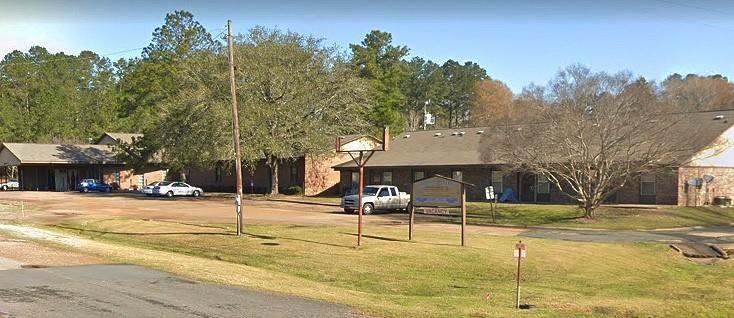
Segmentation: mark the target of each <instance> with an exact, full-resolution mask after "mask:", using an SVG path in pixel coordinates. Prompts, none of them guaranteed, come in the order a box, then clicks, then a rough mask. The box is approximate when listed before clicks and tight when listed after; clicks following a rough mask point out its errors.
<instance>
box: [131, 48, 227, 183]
mask: <svg viewBox="0 0 734 318" xmlns="http://www.w3.org/2000/svg"><path fill="white" fill-rule="evenodd" d="M175 81H176V83H177V85H178V86H179V87H178V92H179V93H178V94H177V95H176V96H171V97H169V98H167V99H166V100H164V101H162V102H161V107H159V108H160V110H161V111H160V113H158V114H157V116H156V117H155V121H154V122H153V124H152V125H150V126H148V127H146V129H145V130H144V136H143V138H141V139H138V140H136V141H135V142H133V143H132V144H131V145H120V146H119V147H118V149H117V150H118V153H120V154H121V156H123V157H124V158H125V160H126V162H128V163H129V164H130V165H132V166H133V167H134V168H136V169H140V168H144V167H146V166H147V165H148V164H149V163H150V162H151V161H160V162H163V163H165V164H166V165H167V166H168V167H169V168H170V169H172V170H173V171H178V172H181V173H182V177H183V179H185V178H186V175H185V174H184V173H183V172H184V171H186V168H202V167H211V164H212V163H213V162H217V161H220V160H223V159H226V158H232V157H234V156H233V155H232V153H233V151H232V148H233V147H232V137H231V131H232V130H231V115H230V112H229V100H230V99H229V82H228V73H227V58H226V55H224V53H223V52H215V51H210V50H205V51H199V52H195V53H192V54H191V55H189V56H188V57H187V58H186V59H184V60H182V61H181V63H180V65H179V70H178V72H176V78H175Z"/></svg>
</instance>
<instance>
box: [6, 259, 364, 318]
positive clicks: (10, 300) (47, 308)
mask: <svg viewBox="0 0 734 318" xmlns="http://www.w3.org/2000/svg"><path fill="white" fill-rule="evenodd" d="M0 316H7V317H34V318H35V317H39V318H40V317H78V318H84V317H155V318H159V317H357V315H355V314H353V313H352V312H351V311H350V309H349V308H348V307H346V306H342V305H336V304H331V303H326V302H320V301H314V300H308V299H304V298H298V297H291V296H284V295H278V294H272V293H268V292H262V291H255V290H249V289H242V288H234V287H226V286H220V285H213V284H203V283H196V282H192V281H189V280H185V279H181V278H178V277H176V276H173V275H170V274H167V273H164V272H160V271H156V270H151V269H147V268H144V267H140V266H133V265H83V266H71V267H55V268H42V269H16V270H0Z"/></svg>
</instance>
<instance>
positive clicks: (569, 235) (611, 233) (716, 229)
mask: <svg viewBox="0 0 734 318" xmlns="http://www.w3.org/2000/svg"><path fill="white" fill-rule="evenodd" d="M520 236H526V237H535V238H551V239H561V240H571V241H608V242H661V243H679V242H694V243H711V244H734V226H731V225H716V226H697V227H691V228H682V229H665V230H634V231H624V230H582V229H572V230H560V229H532V230H528V231H525V232H523V233H521V234H520Z"/></svg>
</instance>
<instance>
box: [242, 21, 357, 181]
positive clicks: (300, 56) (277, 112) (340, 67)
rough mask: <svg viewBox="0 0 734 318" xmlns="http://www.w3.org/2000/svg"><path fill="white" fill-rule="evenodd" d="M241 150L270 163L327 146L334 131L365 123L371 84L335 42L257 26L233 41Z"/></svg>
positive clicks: (275, 166) (274, 177) (274, 172)
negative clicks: (330, 43) (350, 62)
mask: <svg viewBox="0 0 734 318" xmlns="http://www.w3.org/2000/svg"><path fill="white" fill-rule="evenodd" d="M235 59H236V65H237V66H238V73H237V82H238V98H239V99H240V100H241V103H240V128H241V141H242V146H243V148H242V150H243V156H244V157H245V159H246V160H248V161H251V162H252V161H257V160H262V159H264V160H265V162H266V164H267V165H268V166H269V167H270V171H271V182H270V193H271V194H277V193H278V191H279V190H278V186H279V181H278V167H279V164H280V162H282V161H283V160H292V159H296V158H298V157H300V156H303V155H307V154H321V153H324V152H327V151H330V150H331V149H332V147H333V140H334V137H335V136H337V135H340V134H344V133H353V132H356V131H359V130H363V129H364V128H365V127H366V123H365V120H364V117H365V115H366V114H367V112H369V111H370V110H371V109H370V108H369V107H365V105H368V102H369V87H368V85H367V84H366V83H365V81H363V80H362V79H360V78H358V77H357V76H356V74H354V72H353V70H352V69H351V68H350V66H349V65H348V63H347V61H346V60H345V58H344V57H342V56H341V55H339V54H337V50H336V48H333V47H325V46H324V45H323V44H322V42H321V40H319V39H316V38H313V37H310V36H303V35H300V34H297V33H294V32H282V31H280V30H269V29H265V28H262V27H256V28H254V29H252V30H251V31H250V33H249V34H248V35H247V36H244V37H240V38H239V40H238V41H237V44H236V53H235Z"/></svg>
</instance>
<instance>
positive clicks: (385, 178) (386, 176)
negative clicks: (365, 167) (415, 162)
mask: <svg viewBox="0 0 734 318" xmlns="http://www.w3.org/2000/svg"><path fill="white" fill-rule="evenodd" d="M382 184H387V185H392V171H383V172H382Z"/></svg>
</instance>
